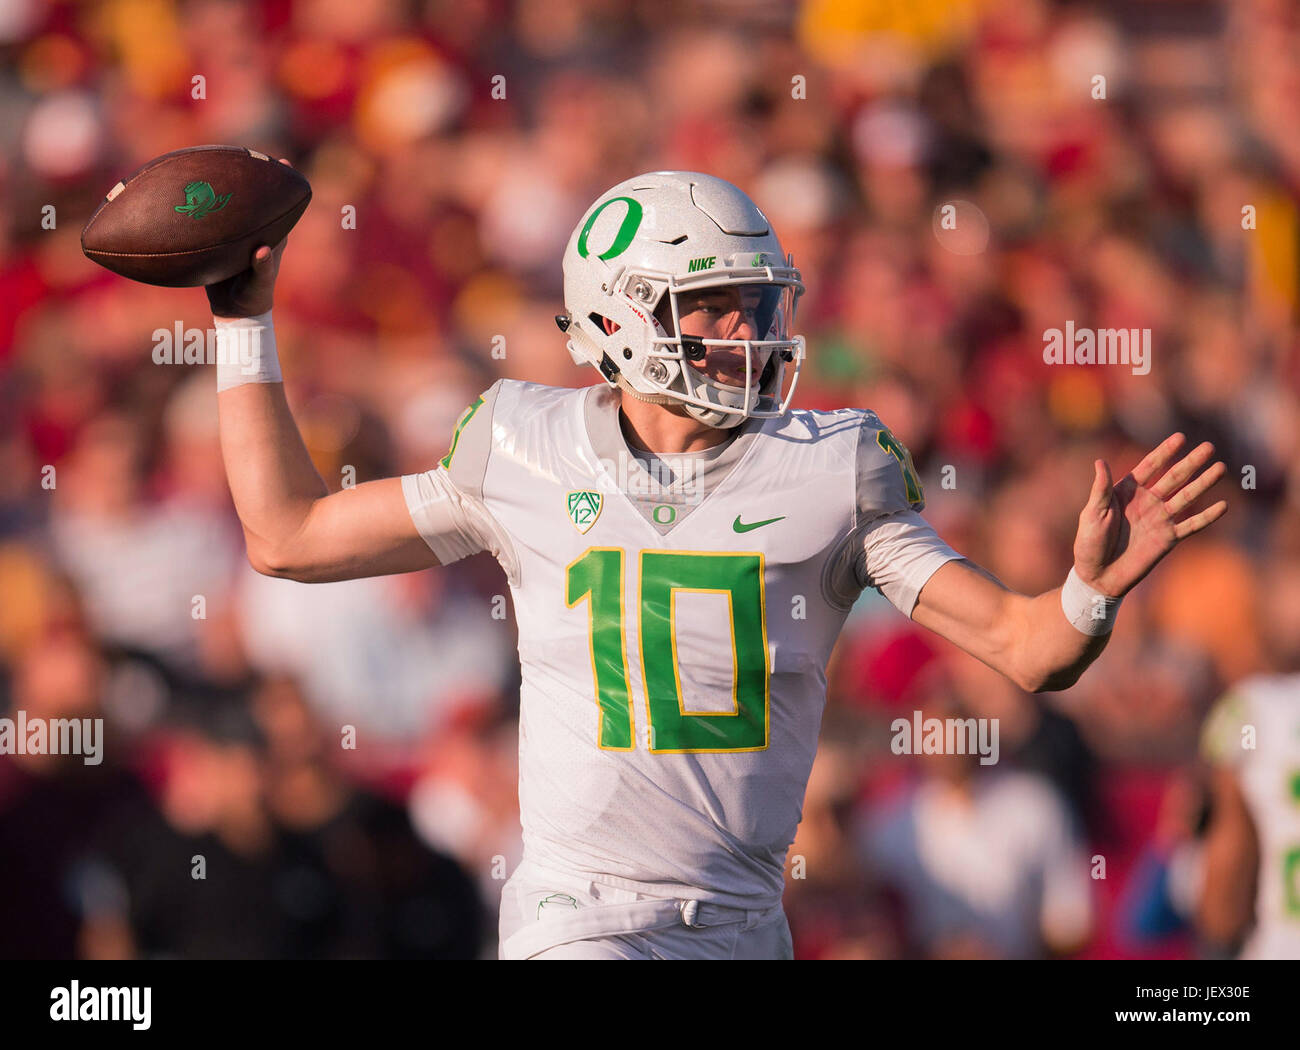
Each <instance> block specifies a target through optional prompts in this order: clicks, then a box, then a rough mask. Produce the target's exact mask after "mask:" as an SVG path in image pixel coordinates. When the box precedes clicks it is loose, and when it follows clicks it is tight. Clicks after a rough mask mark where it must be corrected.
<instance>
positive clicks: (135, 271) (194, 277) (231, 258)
mask: <svg viewBox="0 0 1300 1050" xmlns="http://www.w3.org/2000/svg"><path fill="white" fill-rule="evenodd" d="M310 202H311V186H310V185H309V184H308V182H307V180H306V179H305V178H303V177H302V175H301V174H299V173H298V172H296V171H294V170H293V168H291V167H289V166H288V165H287V164H280V163H278V162H277V161H276V160H274V159H273V158H271V157H268V156H266V155H265V154H264V153H258V152H256V151H255V150H250V149H244V147H242V146H194V147H192V148H190V149H178V150H176V151H175V152H173V153H164V154H163V155H162V156H161V157H155V158H154V159H153V160H151V161H150V162H149V163H148V164H146V165H145V166H144V167H143V168H141V169H140V170H139V171H137V172H136V173H135V174H133V175H131V176H130V177H129V178H126V179H123V180H122V181H121V182H119V183H118V184H117V185H116V186H114V187H113V188H112V189H111V190H109V192H108V196H107V197H105V198H104V200H103V201H102V203H101V204H100V205H99V207H98V208H96V209H95V214H94V215H92V216H91V217H90V221H89V222H88V223H86V228H85V229H84V230H82V231H81V250H82V251H83V252H85V253H86V258H88V259H91V260H93V261H95V262H97V263H99V265H100V266H104V267H107V268H108V269H110V270H112V271H113V272H114V273H120V274H121V275H122V276H123V277H129V278H131V280H133V281H143V282H144V283H145V284H161V285H164V286H166V287H168V288H193V287H198V286H200V285H205V284H215V283H216V282H217V281H224V280H225V279H226V278H227V277H233V276H234V275H235V274H237V273H239V272H240V271H241V270H244V269H247V268H248V266H249V265H250V263H251V262H252V258H253V252H254V251H255V250H256V249H257V246H258V245H260V244H269V245H275V244H278V243H279V242H280V240H282V239H283V238H284V236H285V235H286V234H287V233H288V232H289V231H290V230H292V229H293V227H294V224H295V223H296V222H297V221H298V219H299V218H300V217H301V216H302V213H303V212H304V211H305V210H306V208H307V205H308V204H309V203H310Z"/></svg>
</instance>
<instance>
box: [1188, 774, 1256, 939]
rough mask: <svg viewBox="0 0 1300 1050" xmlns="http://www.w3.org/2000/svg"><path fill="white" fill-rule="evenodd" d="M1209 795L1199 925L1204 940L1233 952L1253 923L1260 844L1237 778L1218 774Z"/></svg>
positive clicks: (1198, 909)
mask: <svg viewBox="0 0 1300 1050" xmlns="http://www.w3.org/2000/svg"><path fill="white" fill-rule="evenodd" d="M1211 790H1212V802H1211V817H1210V824H1209V828H1208V829H1207V831H1206V833H1205V844H1204V853H1203V855H1202V856H1203V858H1204V859H1203V864H1204V879H1203V881H1202V884H1201V893H1200V898H1199V900H1198V901H1197V915H1196V921H1197V926H1198V928H1199V929H1200V932H1201V935H1202V936H1203V937H1205V938H1207V939H1208V940H1211V941H1213V942H1214V943H1215V944H1217V945H1221V946H1224V947H1229V948H1232V947H1236V945H1238V944H1239V943H1240V942H1241V940H1242V938H1243V937H1244V936H1245V935H1246V933H1247V932H1248V931H1249V930H1250V927H1251V924H1252V923H1253V922H1254V918H1255V887H1256V882H1257V880H1258V876H1259V868H1258V864H1259V840H1258V838H1257V837H1256V833H1255V825H1254V822H1253V821H1252V820H1251V817H1250V811H1249V809H1248V808H1247V807H1246V802H1245V799H1244V798H1242V795H1241V789H1240V787H1239V786H1238V785H1237V781H1236V778H1235V776H1234V775H1233V774H1232V773H1230V772H1228V771H1227V770H1224V769H1215V770H1214V771H1213V774H1212V786H1211Z"/></svg>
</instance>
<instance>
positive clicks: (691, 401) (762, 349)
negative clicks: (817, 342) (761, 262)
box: [642, 271, 804, 427]
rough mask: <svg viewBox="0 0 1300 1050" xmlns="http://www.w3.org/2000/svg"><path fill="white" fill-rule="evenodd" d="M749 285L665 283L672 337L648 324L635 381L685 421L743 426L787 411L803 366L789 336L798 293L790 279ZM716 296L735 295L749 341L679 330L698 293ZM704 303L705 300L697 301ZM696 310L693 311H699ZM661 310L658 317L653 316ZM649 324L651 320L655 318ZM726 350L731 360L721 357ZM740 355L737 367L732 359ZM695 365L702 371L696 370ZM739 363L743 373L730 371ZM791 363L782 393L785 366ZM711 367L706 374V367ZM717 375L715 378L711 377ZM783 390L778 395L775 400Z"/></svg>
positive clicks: (735, 277) (706, 280) (735, 276)
mask: <svg viewBox="0 0 1300 1050" xmlns="http://www.w3.org/2000/svg"><path fill="white" fill-rule="evenodd" d="M760 273H761V274H762V276H761V277H760V278H759V279H757V280H755V279H753V277H752V276H748V277H747V275H745V274H744V273H740V272H733V273H729V274H722V275H718V274H716V273H714V274H708V273H704V274H699V275H694V274H692V275H689V276H688V277H686V278H685V279H682V278H670V279H669V281H668V283H667V287H666V289H665V293H664V294H665V299H664V300H663V301H662V305H664V306H667V307H668V312H669V313H670V315H671V317H672V331H673V333H674V334H673V335H669V334H668V333H667V332H666V331H664V329H663V327H662V326H660V325H659V324H658V323H656V325H655V328H656V333H655V335H654V336H653V337H652V338H651V340H650V348H649V350H648V352H647V354H646V359H647V360H646V364H645V366H644V368H643V369H642V372H643V375H644V376H645V377H646V378H647V379H648V380H650V381H651V382H652V383H655V384H656V385H658V386H659V387H661V388H662V389H663V390H664V392H666V393H669V394H671V395H673V396H674V397H675V399H676V400H677V401H678V402H679V403H680V404H681V406H682V408H683V409H684V410H685V411H686V412H687V413H688V414H689V415H691V416H692V417H693V418H695V419H698V420H700V421H701V422H703V423H707V424H708V425H709V426H714V427H732V426H736V425H737V424H739V423H741V422H742V421H744V420H745V419H750V418H757V419H768V418H773V417H776V416H781V415H783V414H784V413H785V410H786V408H787V407H788V406H789V403H790V399H791V397H792V396H793V395H794V388H795V384H796V383H797V382H798V378H799V370H800V368H801V367H802V364H803V356H804V346H803V340H802V338H800V337H798V336H792V335H791V333H790V329H791V327H792V324H793V318H794V309H795V302H796V300H797V297H798V295H799V293H800V292H802V291H803V286H802V285H801V284H798V283H797V278H796V279H795V280H789V279H786V280H780V279H767V276H768V275H767V273H762V271H760ZM713 289H717V290H719V291H721V292H722V293H724V295H725V294H726V293H733V292H738V293H739V296H740V298H741V302H742V307H743V309H744V310H745V313H746V314H747V315H749V314H750V313H751V311H752V315H753V322H752V326H753V332H754V337H753V338H752V339H738V338H723V337H714V336H703V337H702V336H699V335H696V334H694V333H693V332H691V331H686V332H683V327H686V328H688V329H690V328H692V327H698V326H692V325H691V324H690V323H689V322H687V323H686V325H685V326H683V323H682V317H683V316H689V314H690V309H689V308H688V307H687V305H686V304H685V303H684V302H683V300H685V299H687V298H688V297H689V299H690V300H691V301H692V302H698V301H699V293H701V292H707V291H709V290H713ZM703 301H704V302H705V303H707V302H708V298H707V296H705V297H704V300H703ZM699 308H700V307H696V309H699ZM662 312H663V311H662V310H661V313H662ZM655 320H656V322H657V321H658V317H656V318H655ZM728 351H732V352H733V353H728ZM735 351H738V352H739V354H740V362H737V361H736V360H735V356H734V352H735ZM701 362H703V363H704V365H705V366H706V367H699V365H700V363H701ZM741 362H743V368H744V371H743V373H742V372H740V371H739V368H738V365H739V364H740V363H741ZM788 364H793V365H794V368H793V370H792V372H791V378H790V384H789V389H788V390H786V387H785V376H786V365H788ZM710 365H711V366H712V367H708V366H710ZM718 373H721V374H718ZM783 391H784V394H783Z"/></svg>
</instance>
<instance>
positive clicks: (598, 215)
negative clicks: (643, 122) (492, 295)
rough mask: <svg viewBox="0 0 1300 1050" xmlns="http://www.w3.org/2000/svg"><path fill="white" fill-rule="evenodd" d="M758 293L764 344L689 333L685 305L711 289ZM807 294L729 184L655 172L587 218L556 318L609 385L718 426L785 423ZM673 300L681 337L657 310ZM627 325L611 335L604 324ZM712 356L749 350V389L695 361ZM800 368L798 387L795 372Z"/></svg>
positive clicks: (612, 194)
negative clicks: (799, 305)
mask: <svg viewBox="0 0 1300 1050" xmlns="http://www.w3.org/2000/svg"><path fill="white" fill-rule="evenodd" d="M736 285H745V286H758V287H760V288H761V289H762V292H763V294H762V295H761V296H760V297H759V299H758V310H757V316H756V323H755V328H756V332H755V336H756V338H754V339H700V338H693V337H692V336H691V335H690V334H687V335H683V334H682V329H681V311H679V309H678V297H679V296H680V295H682V294H683V293H689V292H698V291H700V290H702V289H705V288H720V287H721V288H729V287H732V286H736ZM803 290H804V286H803V282H802V280H801V279H800V274H799V271H798V270H796V269H794V266H793V260H791V259H789V258H787V257H786V256H785V255H784V253H783V252H782V251H781V242H780V241H778V240H777V237H776V234H775V233H773V232H772V228H771V226H770V225H769V224H768V221H767V217H766V216H765V215H764V214H763V213H762V212H761V211H759V210H758V208H757V207H756V206H755V204H754V202H753V201H751V200H750V199H749V198H748V197H747V196H746V195H745V194H744V193H742V192H741V191H740V190H739V189H737V188H736V187H735V186H733V185H732V184H731V183H729V182H726V181H724V180H723V179H719V178H715V177H714V176H712V175H701V174H698V173H697V172H693V171H654V172H650V173H648V174H646V175H638V176H637V177H636V178H633V179H628V180H627V181H626V182H621V183H619V184H618V185H617V186H615V187H614V188H613V189H611V190H608V191H607V192H606V193H604V194H603V195H602V196H601V197H600V198H599V199H598V200H597V201H596V202H595V203H594V204H593V205H592V206H591V207H590V208H589V209H588V210H587V212H586V214H585V215H584V216H583V217H582V221H581V222H579V223H578V226H577V228H576V229H575V230H574V231H573V235H572V236H571V237H570V238H569V243H568V246H567V247H566V248H565V250H564V306H565V310H566V311H567V313H564V314H561V315H559V316H558V317H556V319H555V321H556V323H557V324H558V325H559V326H560V330H561V331H563V332H565V333H567V335H568V337H569V353H570V354H571V355H572V356H573V359H574V361H576V362H577V363H578V364H589V365H592V366H593V367H595V368H596V369H597V370H598V371H599V372H600V374H601V375H602V376H604V377H605V382H607V383H608V384H609V385H610V386H617V387H620V388H622V389H623V390H626V391H628V392H629V393H630V394H632V395H633V396H634V397H638V398H641V399H642V400H644V401H651V402H654V403H656V404H680V405H682V406H683V407H684V408H685V410H686V411H687V412H688V413H690V415H691V416H693V417H694V418H695V419H698V420H699V421H700V422H702V423H706V424H708V425H709V426H712V427H734V426H736V425H737V424H739V423H740V422H742V421H743V420H745V419H748V418H751V417H758V418H768V417H772V416H780V415H783V414H784V413H785V410H786V409H787V408H788V407H789V405H790V400H791V398H792V397H793V396H794V389H795V385H796V383H797V382H798V379H799V371H800V368H801V367H802V365H803V360H804V353H805V350H804V340H803V337H802V336H797V335H792V334H791V327H792V325H793V323H794V311H795V304H796V302H797V300H798V297H799V296H800V295H802V294H803ZM665 295H667V296H668V303H669V306H670V307H671V310H672V319H673V334H672V335H669V334H668V333H667V331H665V329H664V327H663V325H661V324H660V323H659V321H658V319H657V318H656V317H655V310H656V309H657V308H659V307H660V306H661V305H662V303H663V300H664V296H665ZM605 318H608V319H609V320H611V321H612V322H614V324H615V325H617V328H616V329H615V330H614V332H613V333H607V332H606V331H605V325H604V323H603V321H604V319H605ZM712 347H739V348H741V349H743V351H744V354H745V385H744V386H743V387H741V386H732V385H729V384H726V383H722V382H718V381H716V380H714V379H711V378H710V377H709V376H707V375H706V374H705V373H704V371H703V370H701V369H699V368H696V367H693V366H692V365H691V364H690V363H689V362H691V361H697V362H698V361H702V360H704V359H705V357H706V355H707V354H708V351H709V349H710V348H712ZM788 364H793V366H794V367H793V369H792V374H791V380H790V387H789V390H788V391H787V392H786V393H785V394H784V396H782V390H783V389H784V386H785V372H786V365H788Z"/></svg>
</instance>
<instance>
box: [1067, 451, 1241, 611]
mask: <svg viewBox="0 0 1300 1050" xmlns="http://www.w3.org/2000/svg"><path fill="white" fill-rule="evenodd" d="M1183 441H1184V438H1183V435H1182V434H1173V435H1171V436H1170V437H1168V438H1166V439H1165V440H1164V441H1163V442H1162V443H1161V444H1160V445H1159V446H1158V447H1157V448H1155V449H1153V450H1152V451H1151V452H1150V453H1148V455H1147V456H1146V458H1144V459H1143V460H1142V462H1141V463H1139V464H1138V465H1137V466H1136V467H1134V468H1133V470H1132V472H1130V473H1129V474H1126V475H1125V476H1124V477H1123V478H1121V479H1120V481H1119V483H1118V484H1113V483H1112V481H1111V475H1110V467H1109V466H1107V464H1106V461H1105V460H1101V459H1099V460H1096V461H1095V463H1094V464H1093V466H1094V468H1095V470H1096V477H1095V478H1094V480H1093V485H1092V492H1091V493H1089V496H1088V505H1087V506H1086V507H1084V508H1083V511H1082V512H1081V513H1080V514H1079V531H1078V533H1077V535H1076V536H1075V539H1074V567H1075V571H1076V572H1078V574H1079V576H1080V578H1081V579H1082V580H1083V581H1084V582H1085V583H1087V584H1089V585H1090V586H1091V587H1093V588H1094V589H1095V590H1098V591H1100V592H1101V593H1102V594H1106V595H1110V596H1112V597H1120V596H1122V595H1124V594H1127V593H1128V592H1129V591H1130V590H1132V589H1133V588H1134V587H1135V586H1137V584H1138V583H1140V582H1141V581H1142V579H1143V577H1145V576H1146V574H1147V573H1149V572H1150V571H1151V570H1152V569H1153V568H1155V566H1156V564H1157V563H1158V562H1159V561H1160V559H1161V558H1163V557H1164V556H1165V555H1166V554H1168V553H1169V552H1170V551H1171V550H1173V549H1174V547H1175V545H1176V544H1177V543H1178V542H1179V541H1180V540H1185V539H1186V538H1187V537H1188V536H1194V535H1195V534H1196V533H1198V532H1200V531H1201V530H1202V529H1204V528H1206V527H1208V526H1209V525H1211V524H1213V523H1214V522H1216V521H1218V520H1219V518H1221V517H1222V516H1223V514H1224V512H1225V511H1226V510H1227V509H1228V504H1227V502H1226V501H1225V500H1220V501H1219V502H1218V503H1215V504H1214V505H1213V506H1211V507H1207V508H1206V509H1205V510H1202V511H1200V512H1198V513H1192V512H1191V511H1190V509H1189V508H1191V506H1192V505H1193V504H1194V503H1195V502H1196V501H1197V500H1198V499H1200V497H1201V496H1203V495H1204V494H1205V493H1206V492H1207V491H1208V490H1209V489H1210V487H1211V486H1212V485H1214V484H1215V482H1217V481H1218V480H1219V479H1220V478H1221V477H1223V474H1224V472H1225V471H1226V470H1227V468H1226V467H1225V466H1224V464H1223V463H1222V462H1216V463H1214V464H1213V465H1212V466H1211V467H1210V468H1209V469H1208V470H1206V471H1204V472H1203V473H1202V468H1203V467H1204V466H1205V465H1206V464H1207V463H1209V462H1210V460H1211V459H1212V458H1213V456H1214V446H1213V445H1211V444H1210V443H1209V442H1208V441H1206V442H1203V443H1202V444H1200V445H1198V446H1197V447H1196V448H1194V449H1192V451H1191V452H1189V453H1188V454H1187V455H1186V456H1184V457H1183V458H1182V459H1180V460H1178V461H1177V462H1175V457H1176V455H1177V453H1178V450H1179V449H1180V448H1182V445H1183Z"/></svg>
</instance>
